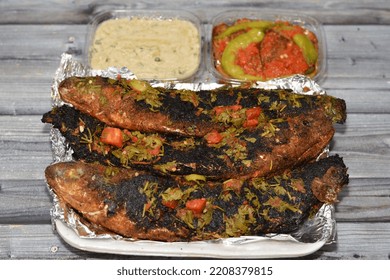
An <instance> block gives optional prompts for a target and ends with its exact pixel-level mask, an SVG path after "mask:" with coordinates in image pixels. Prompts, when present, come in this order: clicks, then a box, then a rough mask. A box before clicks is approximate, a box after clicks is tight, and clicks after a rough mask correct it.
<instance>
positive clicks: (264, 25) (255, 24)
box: [215, 20, 275, 39]
mask: <svg viewBox="0 0 390 280" xmlns="http://www.w3.org/2000/svg"><path fill="white" fill-rule="evenodd" d="M274 25H275V23H273V22H272V21H265V20H257V21H246V22H242V23H238V24H235V25H232V26H229V27H228V28H227V29H226V30H225V31H224V32H222V33H221V34H219V35H217V36H215V39H222V38H225V37H228V36H230V35H231V34H233V33H235V32H237V31H240V30H244V29H247V28H255V29H260V30H262V31H264V30H266V29H268V28H271V27H272V26H274Z"/></svg>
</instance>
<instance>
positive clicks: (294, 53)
mask: <svg viewBox="0 0 390 280" xmlns="http://www.w3.org/2000/svg"><path fill="white" fill-rule="evenodd" d="M238 22H240V21H239V20H238V21H237V23H238ZM226 28H227V26H226V24H221V25H219V26H216V27H215V28H214V36H217V35H218V34H220V33H222V32H223V31H224V30H225V29H226ZM243 32H245V31H244V30H241V31H239V32H237V34H233V35H231V36H229V37H228V38H223V39H219V40H214V41H213V55H214V59H215V61H216V62H217V63H216V69H217V70H218V71H219V72H221V73H222V74H225V73H224V71H223V69H222V67H221V66H220V65H219V63H218V62H219V61H220V59H221V57H222V54H223V51H224V49H225V48H226V46H227V44H228V43H229V41H230V40H232V39H233V38H234V37H235V36H238V35H239V34H242V33H243ZM303 33H305V34H306V35H307V36H308V37H309V39H310V40H311V41H312V42H313V43H314V44H317V41H316V37H315V35H314V34H313V33H311V32H307V31H306V30H305V29H303V28H302V27H301V26H297V25H291V24H290V23H288V22H283V23H281V24H279V25H277V26H275V27H274V28H271V29H269V30H267V31H266V32H265V35H264V38H263V40H262V41H261V42H260V43H250V44H249V45H248V46H247V47H246V48H241V49H239V50H238V51H237V53H236V57H235V64H237V65H238V66H240V67H241V68H242V70H243V71H244V73H245V74H249V75H252V76H256V77H259V79H265V80H269V79H273V78H278V77H286V76H291V75H294V74H306V73H308V72H309V70H311V69H310V67H311V66H309V65H308V64H307V62H306V60H305V57H304V55H303V53H302V50H301V49H300V48H299V46H298V45H297V44H295V43H294V41H293V37H294V35H296V34H303Z"/></svg>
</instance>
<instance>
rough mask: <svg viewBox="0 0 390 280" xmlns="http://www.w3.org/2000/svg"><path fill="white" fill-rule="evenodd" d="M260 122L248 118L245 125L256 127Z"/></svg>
mask: <svg viewBox="0 0 390 280" xmlns="http://www.w3.org/2000/svg"><path fill="white" fill-rule="evenodd" d="M258 124H259V121H258V120H257V119H251V120H246V121H245V122H244V124H243V126H244V127H256V126H257V125H258Z"/></svg>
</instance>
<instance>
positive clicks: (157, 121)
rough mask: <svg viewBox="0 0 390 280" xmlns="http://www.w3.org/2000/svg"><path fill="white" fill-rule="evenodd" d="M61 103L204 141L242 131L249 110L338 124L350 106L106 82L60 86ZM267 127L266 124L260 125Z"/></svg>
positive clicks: (121, 123) (316, 98)
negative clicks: (316, 114)
mask: <svg viewBox="0 0 390 280" xmlns="http://www.w3.org/2000/svg"><path fill="white" fill-rule="evenodd" d="M59 94H60V97H61V98H62V99H63V100H64V101H65V102H68V103H70V104H72V105H73V106H75V107H76V108H77V109H79V110H81V111H82V112H84V113H87V114H90V115H92V116H94V117H96V118H98V119H100V120H101V121H103V122H105V123H107V124H108V125H111V126H116V127H121V128H125V129H130V130H139V131H142V132H161V133H171V134H179V135H184V136H196V137H203V136H205V135H206V134H207V133H210V132H212V131H219V132H220V131H224V130H226V128H228V127H231V126H232V125H234V126H237V125H239V126H241V125H243V124H244V123H245V122H246V120H247V119H246V118H247V116H246V113H247V110H248V109H249V108H259V109H260V110H262V111H263V112H264V114H263V115H262V118H267V119H277V118H280V117H292V116H294V115H296V114H302V113H303V112H307V111H309V110H315V109H318V110H321V111H323V114H325V115H326V116H327V117H328V118H330V119H331V120H332V122H340V123H342V122H344V121H345V118H346V111H345V110H346V106H345V101H344V100H342V99H338V98H335V97H332V96H327V95H304V94H296V93H292V92H291V91H287V90H263V89H256V88H235V87H232V88H226V87H224V88H220V89H216V90H208V91H205V90H203V91H190V90H175V89H165V88H153V87H151V86H150V85H149V84H147V83H146V82H144V81H139V80H125V79H117V80H113V79H109V78H103V77H98V76H97V77H70V78H67V79H65V80H64V81H63V82H62V83H61V84H60V86H59ZM260 123H261V122H260Z"/></svg>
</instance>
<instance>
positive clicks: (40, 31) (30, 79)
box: [0, 0, 390, 260]
mask: <svg viewBox="0 0 390 280" xmlns="http://www.w3.org/2000/svg"><path fill="white" fill-rule="evenodd" d="M179 2H180V4H179V5H180V7H181V8H183V9H187V10H189V11H191V12H193V13H195V14H196V15H197V16H199V17H200V18H201V20H202V21H203V23H204V24H205V26H206V30H209V28H210V26H209V24H208V23H209V21H210V19H211V18H212V17H213V16H214V15H216V14H217V13H219V12H221V11H223V10H227V9H240V8H246V9H252V10H254V9H257V10H258V11H261V12H262V11H266V12H275V11H276V12H278V11H283V12H284V11H287V12H291V13H297V14H299V13H301V12H302V11H304V13H305V14H307V15H311V16H314V17H315V18H317V19H318V20H319V21H320V22H322V24H323V30H324V34H325V38H326V47H327V53H326V54H327V55H326V61H327V69H326V75H325V77H324V79H322V80H320V81H319V84H320V85H321V87H322V88H323V89H325V90H326V91H327V93H328V94H330V95H334V96H337V97H340V98H343V99H345V100H346V102H347V111H348V118H347V122H346V123H345V124H344V125H337V126H336V135H335V137H334V139H333V141H332V143H331V151H332V153H337V154H340V155H341V156H342V157H343V158H344V160H345V162H346V165H347V166H348V167H349V174H350V183H349V185H348V186H347V187H346V188H345V189H343V191H342V192H341V195H340V201H339V203H337V204H336V220H337V233H338V237H337V242H336V243H335V244H331V245H327V246H324V247H323V248H321V249H320V250H319V251H317V252H315V253H314V254H312V255H309V256H306V257H304V258H303V259H375V260H376V259H389V258H390V257H389V256H390V106H389V104H390V52H389V50H388V46H389V45H390V2H389V1H388V0H379V1H373V0H372V1H366V0H341V1H333V0H323V1H318V0H296V1H287V0H284V1H278V2H274V1H250V0H246V1H239V0H235V1H233V0H216V1H206V0H199V1H178V0H169V1H163V0H158V1H149V0H146V1H128V0H106V1H91V0H80V1H71V0H47V1H44V0H37V1H33V2H31V1H26V0H21V1H11V0H3V1H0V259H123V258H127V259H134V258H136V259H150V257H134V256H125V257H123V256H117V255H111V254H96V253H90V252H85V251H81V250H78V249H75V248H73V247H71V246H70V245H68V244H66V243H65V242H64V241H63V240H62V239H61V238H60V237H59V236H58V234H57V233H56V232H55V231H53V228H52V225H51V216H50V210H51V207H52V197H51V194H50V192H49V190H48V188H47V186H46V183H45V180H44V169H45V168H46V166H47V165H49V164H51V163H52V161H53V158H52V153H51V144H50V139H49V131H50V126H49V125H46V124H43V123H41V121H40V119H41V116H42V114H43V113H45V112H46V111H48V110H50V108H51V101H50V87H51V84H52V80H53V76H54V74H55V71H56V69H57V68H58V65H59V62H60V56H61V54H62V53H65V52H66V53H70V54H72V55H74V57H76V58H78V59H82V58H83V57H84V55H85V40H86V34H87V22H88V21H89V20H90V19H91V17H92V16H93V15H95V14H97V13H98V12H100V11H103V10H105V9H109V8H113V7H115V8H124V7H126V6H127V7H131V8H134V9H137V8H140V9H145V8H146V9H151V8H152V9H158V8H161V9H172V7H175V8H176V6H177V3H179ZM202 78H204V79H205V80H206V79H212V77H211V75H210V74H209V73H208V72H204V73H202ZM154 259H157V258H154Z"/></svg>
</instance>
